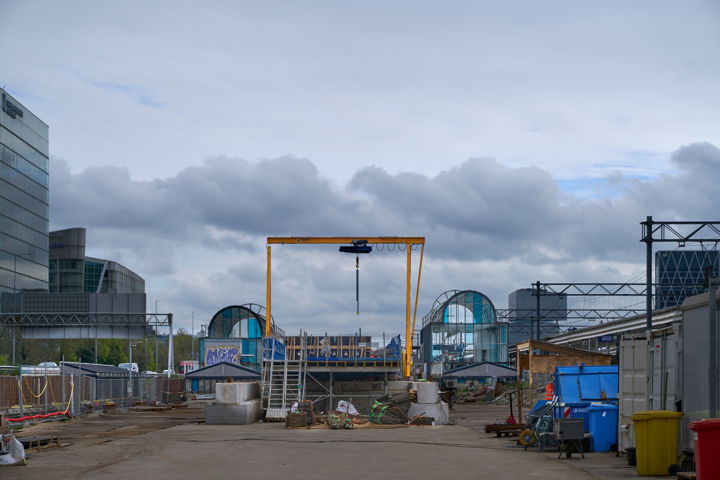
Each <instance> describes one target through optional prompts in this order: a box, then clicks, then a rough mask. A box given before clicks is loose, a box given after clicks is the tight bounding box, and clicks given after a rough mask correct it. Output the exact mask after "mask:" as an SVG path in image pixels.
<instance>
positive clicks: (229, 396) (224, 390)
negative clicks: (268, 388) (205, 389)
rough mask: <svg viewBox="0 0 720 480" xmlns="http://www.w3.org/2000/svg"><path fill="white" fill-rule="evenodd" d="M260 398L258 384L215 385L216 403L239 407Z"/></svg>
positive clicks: (233, 383) (234, 383)
mask: <svg viewBox="0 0 720 480" xmlns="http://www.w3.org/2000/svg"><path fill="white" fill-rule="evenodd" d="M259 396H260V388H259V385H258V382H232V383H216V384H215V403H223V404H229V405H237V404H240V403H242V402H245V401H247V400H252V399H255V398H258V397H259Z"/></svg>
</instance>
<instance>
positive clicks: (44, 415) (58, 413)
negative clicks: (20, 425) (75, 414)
mask: <svg viewBox="0 0 720 480" xmlns="http://www.w3.org/2000/svg"><path fill="white" fill-rule="evenodd" d="M57 415H67V417H68V418H72V417H71V416H70V412H52V413H46V414H40V415H27V416H25V417H20V418H6V419H5V420H7V421H8V422H24V421H25V420H34V419H36V418H50V417H55V416H57Z"/></svg>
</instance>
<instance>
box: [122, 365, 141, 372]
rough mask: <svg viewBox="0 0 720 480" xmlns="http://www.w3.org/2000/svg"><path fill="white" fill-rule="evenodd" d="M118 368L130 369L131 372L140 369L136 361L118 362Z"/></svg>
mask: <svg viewBox="0 0 720 480" xmlns="http://www.w3.org/2000/svg"><path fill="white" fill-rule="evenodd" d="M118 368H123V369H125V370H130V371H131V372H133V373H138V372H139V371H140V369H139V368H138V364H137V363H132V364H130V363H120V364H118Z"/></svg>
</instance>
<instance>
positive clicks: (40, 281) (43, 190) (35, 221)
mask: <svg viewBox="0 0 720 480" xmlns="http://www.w3.org/2000/svg"><path fill="white" fill-rule="evenodd" d="M0 96H1V97H2V108H1V109H0V298H2V299H3V301H2V305H1V306H0V309H2V310H3V311H9V310H12V309H14V308H15V305H13V304H12V302H11V304H10V305H8V303H7V302H6V301H5V300H7V299H12V298H13V297H12V296H8V295H7V294H12V293H13V292H18V291H21V290H47V289H48V218H49V215H48V211H49V207H48V198H49V195H48V184H49V182H48V180H49V176H48V172H49V141H48V126H47V124H45V123H44V122H43V121H42V120H40V119H39V118H38V117H37V116H35V115H34V114H33V113H32V112H31V111H30V110H28V109H27V108H26V107H25V106H23V105H22V104H21V103H20V102H18V101H17V100H16V99H15V98H14V97H13V96H12V95H10V94H9V93H8V92H7V91H5V90H4V89H2V88H0Z"/></svg>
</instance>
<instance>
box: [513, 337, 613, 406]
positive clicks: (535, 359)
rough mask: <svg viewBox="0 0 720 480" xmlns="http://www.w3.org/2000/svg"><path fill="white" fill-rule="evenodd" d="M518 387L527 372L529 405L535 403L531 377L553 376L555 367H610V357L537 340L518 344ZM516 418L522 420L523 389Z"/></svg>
mask: <svg viewBox="0 0 720 480" xmlns="http://www.w3.org/2000/svg"><path fill="white" fill-rule="evenodd" d="M516 352H517V358H516V365H517V375H518V380H519V381H518V385H520V384H521V382H522V379H523V372H525V371H527V372H529V377H530V389H529V391H530V397H529V400H530V405H532V404H533V403H534V401H535V398H534V395H533V393H534V391H535V390H534V389H535V388H536V385H533V377H534V376H535V375H538V374H553V373H555V367H560V366H571V365H580V364H585V365H610V364H611V363H612V358H613V357H612V355H606V354H604V353H597V352H590V351H587V350H579V349H577V348H571V347H564V346H561V345H555V344H552V343H548V342H541V341H539V340H530V341H527V342H523V343H518V344H517V347H516ZM517 391H518V418H523V416H522V407H523V389H522V388H518V389H517Z"/></svg>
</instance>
